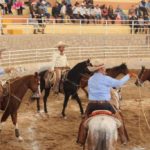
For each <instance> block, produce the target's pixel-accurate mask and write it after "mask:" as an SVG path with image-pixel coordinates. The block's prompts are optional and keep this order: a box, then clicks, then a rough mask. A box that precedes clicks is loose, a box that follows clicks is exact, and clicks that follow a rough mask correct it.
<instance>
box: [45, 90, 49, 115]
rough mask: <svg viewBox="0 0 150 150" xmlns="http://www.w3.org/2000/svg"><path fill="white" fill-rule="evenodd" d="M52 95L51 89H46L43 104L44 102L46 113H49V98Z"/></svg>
mask: <svg viewBox="0 0 150 150" xmlns="http://www.w3.org/2000/svg"><path fill="white" fill-rule="evenodd" d="M49 93H50V88H45V94H44V98H43V102H44V112H45V113H48V111H47V98H48V96H49Z"/></svg>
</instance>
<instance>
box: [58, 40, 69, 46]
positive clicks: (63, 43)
mask: <svg viewBox="0 0 150 150" xmlns="http://www.w3.org/2000/svg"><path fill="white" fill-rule="evenodd" d="M60 46H65V47H66V46H68V45H67V44H66V43H65V42H62V41H59V42H58V43H57V45H56V47H60Z"/></svg>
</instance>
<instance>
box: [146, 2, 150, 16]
mask: <svg viewBox="0 0 150 150" xmlns="http://www.w3.org/2000/svg"><path fill="white" fill-rule="evenodd" d="M145 7H146V9H147V13H148V15H149V17H150V0H148V2H147V3H146V6H145Z"/></svg>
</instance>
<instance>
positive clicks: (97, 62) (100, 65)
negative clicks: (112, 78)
mask: <svg viewBox="0 0 150 150" xmlns="http://www.w3.org/2000/svg"><path fill="white" fill-rule="evenodd" d="M91 64H92V65H93V66H88V67H87V68H88V70H89V71H90V72H95V71H97V70H98V69H100V68H104V67H105V65H104V63H102V62H101V61H100V60H99V59H96V60H93V61H91Z"/></svg>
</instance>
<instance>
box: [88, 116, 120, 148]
mask: <svg viewBox="0 0 150 150" xmlns="http://www.w3.org/2000/svg"><path fill="white" fill-rule="evenodd" d="M86 126H87V128H88V135H87V145H88V150H115V145H116V143H117V139H118V131H117V128H118V127H119V126H121V122H120V121H119V120H118V119H115V118H114V117H112V116H108V115H98V116H94V117H92V118H91V119H90V120H88V121H87V124H86Z"/></svg>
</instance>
